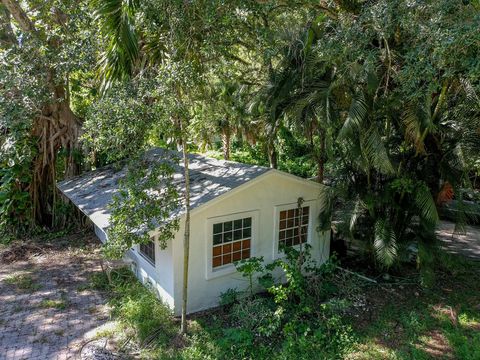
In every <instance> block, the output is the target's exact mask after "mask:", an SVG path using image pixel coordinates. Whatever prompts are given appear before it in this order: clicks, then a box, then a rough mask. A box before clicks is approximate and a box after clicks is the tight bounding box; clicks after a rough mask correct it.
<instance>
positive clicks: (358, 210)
mask: <svg viewBox="0 0 480 360" xmlns="http://www.w3.org/2000/svg"><path fill="white" fill-rule="evenodd" d="M364 209H365V204H364V203H363V201H362V200H360V199H357V201H355V207H354V208H353V211H352V216H351V217H350V232H352V231H353V229H354V228H355V224H356V223H357V220H358V219H359V218H360V216H361V215H362V213H363V211H364Z"/></svg>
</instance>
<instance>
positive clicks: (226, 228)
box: [223, 221, 232, 232]
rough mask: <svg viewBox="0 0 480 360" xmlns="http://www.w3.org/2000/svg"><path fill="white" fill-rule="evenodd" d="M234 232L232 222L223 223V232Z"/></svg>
mask: <svg viewBox="0 0 480 360" xmlns="http://www.w3.org/2000/svg"><path fill="white" fill-rule="evenodd" d="M230 230H232V222H231V221H227V222H224V223H223V231H225V232H226V231H230Z"/></svg>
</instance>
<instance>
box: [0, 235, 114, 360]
mask: <svg viewBox="0 0 480 360" xmlns="http://www.w3.org/2000/svg"><path fill="white" fill-rule="evenodd" d="M55 241H56V242H57V240H55ZM59 242H63V243H64V244H69V245H68V246H69V247H67V246H65V245H64V246H63V247H62V246H58V245H55V247H54V248H51V249H49V250H48V251H47V252H44V253H43V254H37V255H34V256H29V258H28V259H26V260H25V259H24V260H21V261H15V262H12V263H9V264H5V263H0V359H1V360H4V359H5V360H18V359H29V360H30V359H32V360H35V359H42V360H44V359H45V360H48V359H76V358H79V357H77V356H78V355H79V350H80V348H81V347H82V345H83V344H84V343H85V341H87V340H89V339H92V338H94V337H95V336H96V333H97V331H98V330H101V329H102V328H105V327H108V326H112V323H110V322H109V321H108V308H107V307H106V305H105V303H106V301H105V299H104V297H103V296H102V294H101V293H99V292H97V291H92V290H89V289H88V286H87V285H88V279H89V277H90V276H91V275H92V274H93V273H96V272H99V271H101V267H100V260H99V259H100V255H99V248H98V245H97V244H98V240H95V238H94V236H92V235H87V236H86V235H85V234H78V235H74V236H70V237H68V238H65V239H62V240H60V241H59Z"/></svg>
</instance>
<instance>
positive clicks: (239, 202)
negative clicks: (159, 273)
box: [172, 171, 330, 315]
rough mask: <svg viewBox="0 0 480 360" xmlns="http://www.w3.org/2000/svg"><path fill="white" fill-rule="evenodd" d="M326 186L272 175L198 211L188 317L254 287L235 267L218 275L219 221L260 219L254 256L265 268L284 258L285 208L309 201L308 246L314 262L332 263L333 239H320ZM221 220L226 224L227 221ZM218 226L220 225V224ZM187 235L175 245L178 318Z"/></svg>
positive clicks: (193, 222) (256, 222)
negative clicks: (281, 222)
mask: <svg viewBox="0 0 480 360" xmlns="http://www.w3.org/2000/svg"><path fill="white" fill-rule="evenodd" d="M321 186H322V185H319V184H316V183H314V182H307V181H304V180H301V179H299V178H296V177H294V176H291V175H288V174H284V173H280V172H276V171H270V172H268V173H266V174H264V175H262V176H260V177H259V178H257V179H255V180H253V181H251V182H250V183H247V184H245V185H243V186H241V187H239V188H237V189H234V190H232V191H230V192H228V193H226V194H224V195H222V196H220V197H219V198H217V199H215V200H213V201H211V202H209V203H207V204H205V205H203V206H200V207H199V208H197V209H194V210H193V211H192V217H191V240H190V269H189V284H188V312H189V313H191V312H196V311H200V310H204V309H208V308H211V307H214V306H216V305H218V301H219V296H220V294H221V293H222V292H225V291H226V290H228V289H230V288H237V290H243V289H245V288H247V286H248V283H247V281H246V279H245V278H243V277H242V276H241V274H239V273H237V272H236V270H235V268H234V266H233V265H231V266H227V267H226V268H222V269H219V270H212V268H211V260H210V259H211V258H210V256H211V255H210V252H211V251H212V239H211V229H210V227H211V224H212V222H215V220H216V219H215V218H216V217H223V216H228V215H232V214H239V217H242V216H244V214H240V213H248V214H246V215H247V216H252V215H250V214H254V215H253V218H254V228H253V229H252V231H253V237H252V253H251V256H257V257H259V256H263V257H264V260H265V262H271V261H273V260H274V259H275V258H276V257H277V256H279V254H278V250H277V246H276V243H277V241H278V239H277V232H278V231H277V217H278V210H279V207H281V206H283V205H285V204H292V207H296V204H297V199H298V198H299V197H303V198H304V199H305V201H306V203H305V205H309V206H310V224H309V238H308V240H307V241H308V242H309V243H310V244H311V245H312V256H313V258H314V259H316V260H317V261H318V263H322V262H324V261H325V260H326V259H327V258H328V254H329V246H330V238H329V234H328V233H319V232H318V231H317V227H318V214H319V212H320V203H319V200H318V196H319V192H320V188H321ZM222 220H223V219H221V220H220V221H222ZM220 221H218V222H220ZM183 230H184V219H182V221H181V227H180V230H179V232H178V234H177V236H176V238H175V239H174V240H173V252H172V255H173V257H174V259H175V260H174V284H175V285H174V296H173V298H174V308H175V314H177V315H179V314H180V311H181V300H182V281H183V280H182V279H183V278H182V276H183Z"/></svg>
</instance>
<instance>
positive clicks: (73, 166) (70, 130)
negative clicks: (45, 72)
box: [30, 86, 81, 226]
mask: <svg viewBox="0 0 480 360" xmlns="http://www.w3.org/2000/svg"><path fill="white" fill-rule="evenodd" d="M56 88H57V89H56V90H57V91H56V92H55V95H54V100H53V101H52V102H51V103H50V104H46V105H45V106H44V108H43V111H42V115H40V116H38V117H37V118H35V119H34V123H33V129H32V135H33V137H34V138H36V139H37V149H38V153H37V155H36V156H35V158H34V159H33V164H32V167H33V181H32V184H31V186H30V196H31V199H32V205H33V215H34V218H35V220H36V222H37V223H40V224H44V225H52V226H53V225H54V221H55V214H54V211H55V210H54V209H55V193H56V189H55V185H56V178H57V174H56V165H57V155H58V151H59V150H60V149H63V150H65V152H66V159H65V168H64V174H63V176H64V177H65V178H68V177H71V176H74V175H77V174H78V173H79V172H80V168H79V165H78V164H77V162H76V161H75V158H74V153H75V151H76V150H78V149H79V144H78V138H79V136H80V132H81V122H80V120H79V119H78V118H77V116H76V115H75V114H74V113H73V112H72V110H71V109H70V106H69V104H68V102H67V101H66V99H64V98H62V97H61V96H62V92H64V89H63V88H62V87H61V86H57V87H56ZM59 96H60V97H59Z"/></svg>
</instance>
